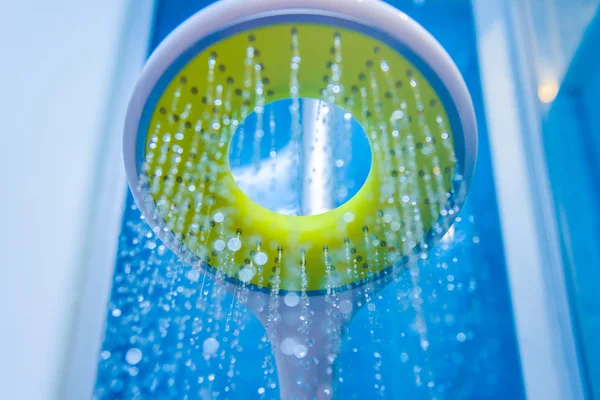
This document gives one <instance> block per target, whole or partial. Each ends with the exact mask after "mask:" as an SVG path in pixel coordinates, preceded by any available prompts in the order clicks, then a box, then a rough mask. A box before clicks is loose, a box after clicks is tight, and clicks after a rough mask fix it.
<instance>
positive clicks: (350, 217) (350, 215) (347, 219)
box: [344, 212, 354, 224]
mask: <svg viewBox="0 0 600 400" xmlns="http://www.w3.org/2000/svg"><path fill="white" fill-rule="evenodd" d="M352 221H354V214H353V213H351V212H347V213H345V214H344V222H346V223H347V224H349V223H350V222H352Z"/></svg>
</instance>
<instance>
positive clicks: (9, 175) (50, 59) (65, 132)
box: [0, 0, 129, 400]
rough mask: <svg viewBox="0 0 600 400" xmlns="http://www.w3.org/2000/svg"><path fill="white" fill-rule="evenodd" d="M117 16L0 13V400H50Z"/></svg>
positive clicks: (5, 5)
mask: <svg viewBox="0 0 600 400" xmlns="http://www.w3.org/2000/svg"><path fill="white" fill-rule="evenodd" d="M128 5H129V2H127V1H122V0H106V1H102V2H88V1H78V0H59V1H35V0H19V1H8V2H1V3H0V48H1V49H2V62H1V63H0V93H2V97H1V98H0V120H1V121H2V124H1V125H2V126H1V128H0V137H1V138H2V146H1V147H0V170H1V171H2V173H1V174H0V187H1V188H2V189H0V205H1V209H2V210H3V216H2V229H1V230H0V249H1V251H2V260H1V261H0V270H1V271H2V283H3V287H4V289H3V290H2V292H1V293H0V304H2V306H1V307H0V326H1V329H0V354H2V361H1V362H0V398H1V399H19V400H30V399H31V400H43V399H51V398H61V396H59V395H58V393H59V386H60V384H61V382H62V381H63V379H62V377H63V373H64V372H65V371H66V370H67V368H66V362H67V360H68V359H69V357H70V351H71V349H72V343H73V341H72V328H73V326H74V322H75V318H76V316H77V315H78V314H77V310H78V306H79V300H80V299H81V296H80V295H81V291H80V289H81V283H82V280H83V277H84V272H85V267H86V266H87V265H88V261H89V259H88V258H86V257H85V251H86V250H85V249H86V248H87V245H89V243H87V242H88V241H89V239H90V236H89V235H88V233H89V232H90V230H93V229H96V228H98V227H97V226H90V224H89V222H88V221H90V216H91V214H93V213H98V212H101V213H104V216H105V217H107V218H106V219H105V224H107V225H109V223H110V215H107V212H108V211H109V210H107V209H105V208H103V209H102V210H100V211H99V210H93V209H91V204H93V203H94V200H95V199H97V198H98V197H99V196H104V197H111V198H112V202H114V203H115V204H119V205H120V203H121V201H122V198H123V190H119V191H116V192H115V191H112V192H110V191H107V192H104V191H103V190H101V188H99V187H98V185H99V183H100V182H99V180H98V178H99V175H98V171H99V166H100V165H101V162H102V161H103V160H104V159H106V158H107V157H106V154H104V155H103V154H102V151H103V150H105V144H106V138H107V137H109V136H110V135H111V132H110V131H107V129H108V128H110V127H108V128H107V125H106V123H105V121H106V119H107V111H108V110H109V109H110V107H109V104H110V102H111V100H112V98H111V96H110V95H111V87H112V85H113V82H114V78H115V76H116V66H118V65H120V63H119V60H118V58H117V56H118V53H117V50H118V49H119V47H120V45H121V42H122V40H121V39H122V36H121V34H122V32H123V22H124V18H125V15H126V11H127V9H128ZM120 170H121V169H119V171H120ZM119 176H121V175H116V176H115V179H116V180H117V181H118V180H119ZM118 185H119V187H120V188H124V181H123V180H122V179H121V181H120V183H119V184H118ZM95 204H97V203H95ZM118 208H119V210H118V214H117V215H116V216H117V218H118V216H119V215H120V212H122V208H120V206H119V207H118ZM114 235H115V234H113V237H114ZM108 267H109V268H110V265H109V266H108ZM82 398H84V397H79V399H82Z"/></svg>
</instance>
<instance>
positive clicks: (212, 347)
mask: <svg viewBox="0 0 600 400" xmlns="http://www.w3.org/2000/svg"><path fill="white" fill-rule="evenodd" d="M219 346H220V343H219V341H218V340H217V339H215V338H213V337H209V338H208V339H206V340H205V341H204V343H203V344H202V350H203V351H204V353H205V354H207V355H213V354H215V353H216V352H217V350H219ZM209 379H210V378H209Z"/></svg>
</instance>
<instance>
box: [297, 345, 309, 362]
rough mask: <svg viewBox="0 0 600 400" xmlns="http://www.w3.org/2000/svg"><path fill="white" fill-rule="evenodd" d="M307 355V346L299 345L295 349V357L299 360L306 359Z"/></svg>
mask: <svg viewBox="0 0 600 400" xmlns="http://www.w3.org/2000/svg"><path fill="white" fill-rule="evenodd" d="M306 353H307V350H306V346H305V345H303V344H299V345H296V347H294V355H295V356H296V358H298V359H301V358H304V357H306Z"/></svg>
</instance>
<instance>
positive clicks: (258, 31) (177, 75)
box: [124, 0, 477, 399]
mask: <svg viewBox="0 0 600 400" xmlns="http://www.w3.org/2000/svg"><path fill="white" fill-rule="evenodd" d="M286 99H287V100H288V101H291V102H290V107H289V113H290V124H289V126H288V127H286V129H287V130H288V131H289V135H290V140H289V146H288V148H289V149H290V154H291V155H292V161H291V162H292V163H294V164H293V165H294V166H295V168H293V171H296V172H297V173H298V176H297V179H295V180H294V181H295V182H296V183H297V187H295V188H294V189H293V190H296V191H297V192H298V193H300V194H299V198H300V199H301V204H300V207H299V208H300V209H301V210H303V211H302V212H301V213H300V214H299V215H286V214H283V213H279V212H276V211H273V210H271V209H268V208H266V207H263V206H262V205H260V204H259V203H257V202H256V201H254V200H253V199H252V198H251V197H249V196H248V194H246V193H245V192H244V191H243V190H242V189H241V188H240V185H238V183H236V179H235V178H234V174H233V173H232V169H233V167H234V166H233V164H234V163H235V162H236V161H235V158H236V156H235V154H236V151H237V147H236V146H237V145H236V143H238V142H236V141H234V137H236V135H237V136H240V135H242V134H245V135H250V136H251V137H252V140H253V142H254V143H255V151H254V156H256V155H257V153H259V152H260V149H261V146H262V144H263V143H264V142H265V141H267V140H269V132H266V131H265V130H264V129H263V128H262V126H263V122H264V121H268V119H269V115H268V113H265V110H266V108H267V107H268V105H269V104H273V103H275V102H278V101H283V100H286ZM301 105H302V107H301ZM333 108H336V109H339V110H342V112H343V116H344V119H345V120H349V119H350V118H353V119H355V120H356V121H358V123H359V124H360V125H361V126H362V128H363V130H364V132H365V133H366V136H367V138H368V148H365V149H364V154H365V157H370V160H371V164H370V170H369V173H368V176H367V178H366V180H365V182H364V184H363V185H362V186H361V187H360V188H359V189H358V190H357V191H356V193H355V194H354V195H353V196H352V197H351V198H350V199H349V200H347V201H345V202H343V204H339V205H337V204H336V203H335V201H334V200H332V198H331V197H328V196H327V193H329V192H331V188H332V187H334V186H335V182H334V181H335V174H332V173H331V171H332V169H331V168H332V167H331V165H332V163H333V162H334V161H335V160H332V154H333V152H334V151H337V152H338V153H339V152H340V151H341V152H343V151H344V147H343V146H345V144H344V143H345V142H344V141H339V140H335V130H336V129H338V128H336V127H337V126H338V125H335V124H333V125H332V124H331V123H324V122H323V121H325V120H326V119H325V118H324V117H323V114H327V113H329V112H330V111H331V110H332V109H333ZM251 114H253V115H255V118H256V119H257V121H258V122H257V123H256V127H255V129H253V130H251V131H245V132H244V131H243V128H242V127H243V125H244V121H245V120H246V119H247V118H248V117H249V115H251ZM330 119H333V117H331V118H330ZM271 126H273V124H272V125H271ZM273 132H275V130H273ZM273 132H271V133H272V134H273ZM240 143H241V141H240ZM307 143H308V145H307ZM240 154H241V151H240ZM258 155H260V154H258ZM476 155H477V129H476V121H475V114H474V110H473V106H472V103H471V99H470V96H469V93H468V90H467V88H466V86H465V83H464V81H463V79H462V77H461V75H460V73H459V72H458V69H457V68H456V66H455V65H454V63H453V62H452V60H451V59H450V57H449V56H448V55H447V53H446V52H445V51H444V50H443V49H442V47H441V46H440V45H439V44H438V43H437V42H436V41H435V39H433V37H432V36H431V35H430V34H429V33H427V32H426V31H425V30H424V29H423V28H422V27H420V26H419V25H418V24H417V23H416V22H414V21H412V20H411V19H410V18H408V17H407V16H406V15H405V14H403V13H401V12H400V11H398V10H396V9H395V8H393V7H391V6H389V5H386V4H385V3H383V2H380V1H375V0H330V1H322V0H253V1H247V0H223V1H220V2H218V3H216V4H214V5H212V6H209V7H207V8H205V9H204V10H202V11H200V12H198V13H197V14H195V15H194V16H192V17H191V18H189V19H188V20H187V21H185V22H184V23H183V24H181V25H180V26H179V27H178V28H177V29H175V30H174V31H173V32H172V33H171V34H170V35H169V36H168V37H167V38H166V39H165V40H164V42H163V43H162V44H161V45H160V46H159V47H158V48H157V49H156V51H155V52H154V53H153V54H152V55H151V57H150V58H149V60H148V62H147V65H146V67H145V68H144V70H143V72H142V74H141V77H140V79H139V82H138V84H137V86H136V88H135V91H134V93H133V97H132V99H131V102H130V104H129V109H128V113H127V120H126V126H125V135H124V157H125V166H126V170H127V178H128V182H129V185H130V187H131V190H132V192H133V195H134V198H135V200H136V203H137V205H138V207H139V208H140V210H141V211H142V213H143V215H144V217H145V219H146V221H147V222H148V224H149V225H150V226H151V227H152V229H153V231H154V232H155V234H156V235H157V236H158V237H159V238H160V239H161V240H162V241H163V242H164V244H165V245H166V246H168V247H169V248H170V249H171V250H172V251H173V252H174V253H176V254H177V256H178V257H180V258H181V259H182V260H183V261H185V262H186V263H187V264H189V265H190V268H194V269H197V270H201V271H204V272H205V273H210V274H212V275H214V277H213V279H214V280H215V282H216V283H217V284H218V286H219V287H221V288H223V290H226V291H228V292H230V293H232V294H234V295H236V296H240V294H241V296H242V298H243V302H244V304H245V305H246V306H247V307H248V309H250V310H251V311H252V312H253V313H254V314H255V315H256V316H257V318H258V319H259V320H260V321H261V322H262V324H263V325H264V326H265V329H266V331H267V334H268V337H269V340H270V341H271V344H272V348H273V352H274V355H275V359H276V364H277V369H278V375H279V387H280V391H281V396H282V398H286V399H287V398H315V397H316V398H329V397H331V396H332V395H333V387H332V383H331V382H332V375H333V369H332V365H333V363H334V362H335V359H336V357H337V354H338V351H339V345H340V341H341V338H342V336H343V332H344V329H345V326H346V325H347V324H348V323H349V322H350V320H351V319H352V316H353V315H355V314H356V312H358V311H359V309H360V308H361V307H363V306H365V305H368V304H369V303H370V302H371V301H372V299H373V296H375V295H376V294H377V292H378V291H380V290H381V289H382V288H383V287H385V285H387V284H388V283H389V282H391V281H392V280H394V278H395V277H396V276H398V274H405V273H407V272H406V266H407V265H409V264H410V263H411V260H414V259H415V258H418V257H420V256H421V255H422V254H426V253H427V252H428V250H429V249H430V248H431V247H432V246H433V245H435V244H436V243H437V241H439V240H440V239H441V238H442V237H443V236H444V234H445V233H446V232H447V230H448V229H449V227H450V226H451V225H452V223H453V221H454V219H455V218H456V216H457V214H458V213H459V211H460V209H461V207H462V205H463V203H464V201H465V198H466V195H467V192H468V189H469V185H470V182H471V178H472V175H473V170H474V164H475V159H476ZM255 163H256V166H257V170H258V169H259V163H260V157H255ZM341 164H343V163H340V164H339V165H338V166H340V165H341ZM259 184H260V182H259ZM265 184H266V183H265ZM285 190H286V189H284V188H281V191H282V192H283V191H285Z"/></svg>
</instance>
